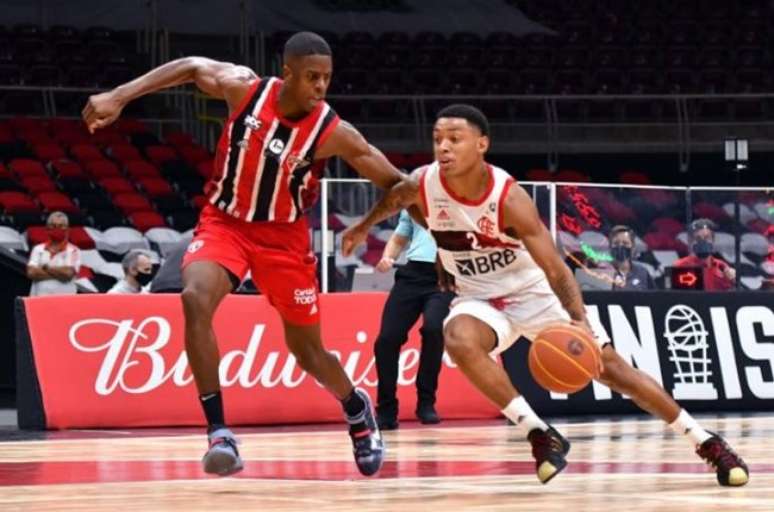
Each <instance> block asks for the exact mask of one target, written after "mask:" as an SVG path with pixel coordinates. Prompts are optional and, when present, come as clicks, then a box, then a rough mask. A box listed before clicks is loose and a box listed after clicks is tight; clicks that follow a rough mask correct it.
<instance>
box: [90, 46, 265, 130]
mask: <svg viewBox="0 0 774 512" xmlns="http://www.w3.org/2000/svg"><path fill="white" fill-rule="evenodd" d="M256 78H257V76H256V75H255V73H254V72H253V71H252V70H251V69H250V68H247V67H245V66H237V65H235V64H231V63H229V62H219V61H216V60H212V59H207V58H205V57H184V58H182V59H176V60H173V61H170V62H167V63H166V64H163V65H161V66H159V67H157V68H154V69H152V70H150V71H148V72H147V73H145V74H144V75H142V76H140V77H137V78H135V79H134V80H131V81H129V82H127V83H125V84H122V85H119V86H118V87H116V88H115V89H113V90H111V91H108V92H105V93H102V94H95V95H93V96H90V97H89V100H88V102H87V103H86V106H85V107H84V108H83V111H82V112H81V114H82V116H83V120H84V121H85V122H86V125H87V126H88V128H89V131H90V132H92V133H94V130H96V129H98V128H103V127H105V126H107V125H109V124H111V123H112V122H113V121H115V120H116V119H118V116H119V115H120V114H121V111H122V110H123V108H124V107H125V106H126V104H127V103H129V102H130V101H132V100H133V99H135V98H139V97H140V96H144V95H146V94H150V93H153V92H156V91H160V90H162V89H167V88H170V87H175V86H177V85H182V84H185V83H190V82H193V83H195V84H196V86H197V87H198V88H199V89H201V90H202V91H203V92H205V93H207V94H209V95H210V96H214V97H216V98H220V99H225V100H226V102H227V103H228V104H229V108H230V109H232V110H233V109H235V108H236V107H237V106H238V105H239V104H240V103H241V101H242V99H243V98H244V97H245V94H247V91H248V89H249V88H250V84H251V83H252V82H253V81H254V80H255V79H256Z"/></svg>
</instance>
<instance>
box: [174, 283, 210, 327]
mask: <svg viewBox="0 0 774 512" xmlns="http://www.w3.org/2000/svg"><path fill="white" fill-rule="evenodd" d="M180 299H181V300H182V301H183V311H184V313H185V314H186V317H191V318H195V319H202V317H204V316H206V315H207V314H208V311H207V310H208V309H209V308H208V303H209V301H208V300H207V296H206V292H205V290H203V289H201V288H200V287H198V286H197V285H196V284H188V285H186V287H185V288H184V289H183V291H182V292H181V293H180Z"/></svg>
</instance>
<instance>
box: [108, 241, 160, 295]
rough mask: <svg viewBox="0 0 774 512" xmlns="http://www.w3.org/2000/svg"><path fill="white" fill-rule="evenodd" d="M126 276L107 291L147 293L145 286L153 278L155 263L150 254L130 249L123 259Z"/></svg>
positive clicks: (122, 263) (122, 264)
mask: <svg viewBox="0 0 774 512" xmlns="http://www.w3.org/2000/svg"><path fill="white" fill-rule="evenodd" d="M121 266H122V267H123V268H124V278H123V279H121V280H119V281H118V282H117V283H116V284H114V285H113V287H112V288H111V289H110V290H108V291H107V293H145V292H146V290H144V287H145V286H146V285H147V284H148V283H150V282H151V279H153V263H152V262H151V258H150V255H149V254H148V253H147V252H145V251H141V250H134V251H129V252H128V253H126V256H124V259H123V260H122V261H121Z"/></svg>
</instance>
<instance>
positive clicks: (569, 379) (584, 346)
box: [529, 324, 601, 393]
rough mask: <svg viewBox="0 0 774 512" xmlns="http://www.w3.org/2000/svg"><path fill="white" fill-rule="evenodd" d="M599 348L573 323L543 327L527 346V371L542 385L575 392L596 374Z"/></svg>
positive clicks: (559, 390) (556, 389) (550, 388)
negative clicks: (530, 344) (528, 346)
mask: <svg viewBox="0 0 774 512" xmlns="http://www.w3.org/2000/svg"><path fill="white" fill-rule="evenodd" d="M600 357H601V352H600V350H599V346H598V345H597V344H596V342H595V341H594V339H593V338H592V337H591V335H589V334H588V333H587V332H586V331H584V330H583V329H581V328H579V327H575V326H573V325H567V324H561V325H551V326H549V327H546V328H545V329H543V330H542V331H540V334H538V335H537V337H536V338H535V340H534V341H533V342H532V346H531V347H530V349H529V371H530V373H532V377H533V378H534V379H535V381H536V382H537V383H538V384H540V386H542V387H543V388H545V389H547V390H549V391H554V392H556V393H575V392H576V391H580V390H581V389H583V388H585V387H586V386H587V385H588V383H589V382H591V380H592V379H594V378H596V377H598V376H599V360H600Z"/></svg>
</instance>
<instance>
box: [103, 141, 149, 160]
mask: <svg viewBox="0 0 774 512" xmlns="http://www.w3.org/2000/svg"><path fill="white" fill-rule="evenodd" d="M107 154H108V155H110V156H111V157H112V158H113V159H114V160H117V161H119V162H121V163H122V164H124V165H125V164H126V163H127V162H129V161H131V160H142V155H140V152H139V151H138V150H137V148H136V147H134V146H132V145H131V144H113V145H112V146H110V147H109V148H108V150H107Z"/></svg>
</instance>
